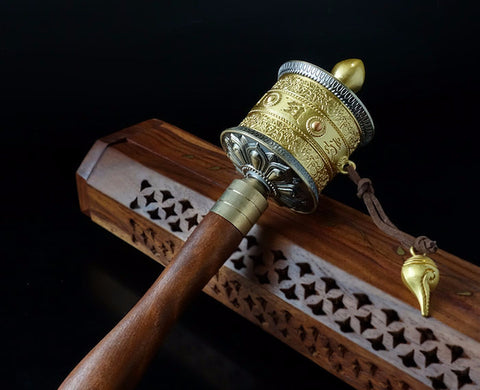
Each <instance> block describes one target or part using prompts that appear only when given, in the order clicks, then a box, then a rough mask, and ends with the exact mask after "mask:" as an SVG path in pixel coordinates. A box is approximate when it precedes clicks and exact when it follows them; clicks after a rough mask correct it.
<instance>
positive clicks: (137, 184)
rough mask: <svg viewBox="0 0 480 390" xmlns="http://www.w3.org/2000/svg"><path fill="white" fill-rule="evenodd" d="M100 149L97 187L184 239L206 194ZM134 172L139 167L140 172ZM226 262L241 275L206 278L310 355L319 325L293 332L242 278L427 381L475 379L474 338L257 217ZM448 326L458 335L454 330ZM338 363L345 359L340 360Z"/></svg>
mask: <svg viewBox="0 0 480 390" xmlns="http://www.w3.org/2000/svg"><path fill="white" fill-rule="evenodd" d="M106 153H109V154H111V156H109V157H110V158H109V160H110V162H109V170H110V171H111V174H110V176H109V178H110V179H111V180H109V181H108V183H105V181H104V180H101V178H98V179H97V178H96V176H95V172H94V173H93V174H92V176H91V178H90V179H89V181H90V180H91V181H92V183H93V184H94V186H95V188H98V189H100V190H101V191H102V192H104V193H105V194H106V195H108V196H110V197H112V198H114V199H116V200H117V201H119V202H120V203H122V204H124V205H125V206H127V207H130V208H131V209H132V210H134V211H135V212H137V213H138V214H139V215H141V216H142V217H144V218H148V219H149V220H151V221H153V222H154V223H155V224H157V225H158V226H159V227H161V228H162V229H165V230H167V231H170V232H171V233H172V234H174V235H175V236H177V237H178V238H180V239H181V240H186V239H187V237H188V235H189V234H190V233H191V231H192V230H193V227H194V226H195V225H196V224H197V223H198V222H200V220H201V218H202V216H203V215H205V214H206V213H207V212H208V210H209V209H210V207H211V206H212V205H213V201H212V200H211V199H208V198H206V197H204V196H203V195H201V194H198V193H196V192H194V191H192V190H190V189H189V188H187V187H184V186H182V185H180V184H178V183H176V182H173V181H172V180H170V179H168V178H166V177H163V176H161V175H159V174H158V173H155V172H153V171H150V170H148V169H146V168H145V167H142V166H140V164H138V163H137V162H135V161H133V160H127V159H126V158H125V157H124V156H122V157H121V158H120V154H119V152H116V151H115V150H112V149H109V150H107V152H106ZM116 154H118V155H119V156H118V163H117V164H112V158H115V155H116ZM100 164H101V162H100ZM138 172H143V176H142V177H141V178H139V177H138ZM117 178H118V179H117ZM131 225H132V232H131V234H132V241H133V240H139V239H140V240H145V244H146V245H148V243H149V242H150V241H149V240H151V241H152V242H153V237H151V234H152V232H144V231H140V230H138V226H136V224H135V223H132V224H131ZM260 237H261V239H260ZM159 245H160V247H155V246H154V247H153V249H151V248H150V250H151V252H152V254H153V255H154V256H161V254H162V252H163V255H166V254H167V253H168V252H169V251H170V252H171V253H173V252H174V250H175V248H172V246H171V244H169V243H168V242H164V243H161V244H159ZM162 245H163V248H162ZM147 247H148V246H147ZM225 267H227V268H229V269H230V270H232V271H233V272H235V273H236V274H237V275H238V277H239V278H238V279H236V280H221V279H220V278H219V277H218V276H217V277H214V278H213V279H212V280H211V281H210V282H209V284H208V288H209V289H210V291H209V293H211V295H215V294H218V295H222V294H223V295H225V296H226V297H227V298H228V302H229V305H231V307H232V308H235V309H239V308H244V311H245V312H246V315H245V316H246V317H247V318H251V319H253V320H254V321H256V322H257V323H259V324H260V325H262V326H263V327H265V328H266V329H268V331H269V332H270V333H272V334H274V335H276V336H277V337H279V338H280V339H282V338H283V339H285V340H286V341H287V340H288V338H291V337H296V338H299V340H300V341H301V342H302V343H303V344H304V348H305V351H306V352H308V354H310V355H311V356H312V358H313V360H315V357H316V356H318V354H327V356H328V354H329V353H330V352H329V348H331V344H332V342H331V341H330V342H329V344H328V346H326V342H325V340H324V338H322V335H321V334H319V332H318V329H316V328H315V327H309V328H305V327H303V325H302V324H301V323H296V324H295V327H296V329H297V331H296V332H295V334H291V333H292V332H289V331H288V329H287V327H286V324H292V323H295V321H296V319H295V318H293V317H292V315H291V314H290V313H289V311H287V310H285V311H282V312H275V311H274V310H272V307H271V305H270V304H269V302H268V301H266V300H265V299H264V298H262V297H257V296H251V295H250V292H249V291H250V290H249V289H248V288H245V287H244V286H243V285H242V283H241V282H240V280H244V281H245V280H246V281H250V282H251V283H255V284H261V285H262V286H263V288H264V289H265V290H266V291H268V292H269V293H270V294H273V295H275V296H276V297H278V298H280V299H282V300H283V301H285V302H286V303H288V305H290V306H291V307H292V308H296V309H299V310H301V311H302V312H303V313H305V314H306V315H308V316H310V317H311V318H313V319H314V320H315V321H318V322H319V323H322V324H323V325H325V326H327V327H329V328H330V329H332V330H334V331H335V332H338V333H340V334H342V335H343V336H345V337H347V338H348V339H350V340H352V341H353V342H355V343H356V344H358V345H360V346H362V347H363V348H364V349H366V350H368V351H370V352H371V353H373V354H375V355H378V356H379V357H381V359H383V360H386V361H388V362H390V363H391V364H392V365H394V366H396V367H398V368H399V369H401V370H403V371H405V372H406V373H408V375H410V376H412V377H414V378H416V379H418V380H419V381H421V382H423V383H425V384H426V385H428V386H431V387H433V388H434V389H464V390H469V389H479V388H480V345H479V343H478V342H476V341H474V340H472V339H469V338H467V337H465V336H464V335H462V334H460V333H458V332H456V331H452V330H451V329H449V328H448V327H447V326H446V325H444V324H442V323H439V322H438V321H436V320H435V319H425V318H423V317H421V316H420V315H419V314H418V311H417V310H415V309H413V308H411V307H410V306H408V305H406V304H404V303H403V302H401V301H399V300H397V299H395V298H393V297H390V296H387V298H388V301H389V305H388V307H386V306H385V298H386V294H385V293H384V292H382V291H380V290H378V289H376V288H374V287H372V286H371V285H369V284H367V283H365V282H363V281H361V280H359V279H355V278H352V276H351V275H349V274H347V273H346V272H344V271H343V270H341V269H339V268H337V267H335V266H334V265H332V264H330V263H329V262H327V261H325V260H324V259H322V258H319V257H317V256H314V255H312V254H311V253H309V252H307V251H305V250H303V249H302V248H300V247H298V246H296V245H294V244H292V243H291V242H290V241H288V240H286V239H285V238H283V237H281V236H279V235H277V234H275V235H272V234H270V233H269V232H267V231H266V230H262V228H261V227H260V226H258V225H257V226H255V227H254V228H253V229H252V230H251V231H250V233H249V234H248V236H247V237H245V238H244V240H243V241H242V243H241V245H240V247H239V248H238V250H237V251H236V252H234V253H233V254H232V256H231V257H230V258H229V260H228V261H227V262H226V264H225ZM245 283H246V282H245ZM380 297H381V298H382V299H380ZM292 310H293V309H292ZM242 314H243V311H242ZM297 322H298V321H297ZM290 328H291V327H290ZM432 328H435V329H432ZM447 332H448V334H449V341H448V342H447V341H446V333H447ZM452 334H454V335H455V334H456V335H457V336H454V337H453V338H452ZM337 347H338V346H337ZM338 348H340V347H338ZM338 348H337V349H338ZM331 353H332V354H333V352H331ZM336 353H338V351H337V352H336ZM344 353H345V352H344ZM355 362H356V363H355ZM351 366H352V369H353V370H354V371H356V373H357V376H358V374H359V372H360V370H361V367H363V365H362V364H360V363H359V362H358V360H355V361H353V362H351ZM355 367H356V368H355ZM338 369H339V370H341V369H343V368H342V367H341V366H340V367H339V368H338ZM397 385H398V386H397ZM397 385H394V383H390V381H388V383H385V386H386V388H392V389H393V388H408V385H407V384H406V383H405V382H403V384H402V383H400V384H397ZM394 386H395V387H394Z"/></svg>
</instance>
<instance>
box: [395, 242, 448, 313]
mask: <svg viewBox="0 0 480 390" xmlns="http://www.w3.org/2000/svg"><path fill="white" fill-rule="evenodd" d="M410 253H411V254H412V256H411V257H409V258H408V259H407V260H405V262H404V263H403V266H402V281H403V283H404V284H405V286H407V287H408V289H409V290H410V291H411V292H412V293H413V294H414V295H415V296H416V297H417V299H418V302H419V304H420V311H421V312H422V316H424V317H428V315H429V309H430V294H431V292H432V291H433V290H435V288H436V287H437V285H438V281H439V279H440V273H439V271H438V267H437V265H436V264H435V262H434V261H433V260H432V259H431V258H430V257H428V256H426V255H425V254H416V253H415V252H414V250H413V248H410Z"/></svg>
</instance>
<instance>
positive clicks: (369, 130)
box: [278, 60, 375, 145]
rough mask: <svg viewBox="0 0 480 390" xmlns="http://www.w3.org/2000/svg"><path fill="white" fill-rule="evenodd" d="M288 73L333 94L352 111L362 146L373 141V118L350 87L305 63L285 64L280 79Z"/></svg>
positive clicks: (289, 62) (291, 62)
mask: <svg viewBox="0 0 480 390" xmlns="http://www.w3.org/2000/svg"><path fill="white" fill-rule="evenodd" d="M288 73H295V74H299V75H301V76H305V77H308V78H310V79H312V80H314V81H316V82H317V83H319V84H321V85H323V86H324V87H325V88H327V89H328V90H329V91H330V92H332V93H333V94H334V95H335V96H336V97H337V98H338V99H340V101H341V102H342V103H343V104H344V105H345V106H346V107H347V108H348V109H349V110H350V112H351V113H352V114H353V116H354V117H355V119H356V120H357V122H358V124H359V125H360V129H361V132H362V135H361V140H360V144H361V145H365V144H367V143H369V142H370V141H371V139H372V138H373V135H374V133H375V127H374V125H373V120H372V117H371V116H370V114H369V113H368V111H367V109H366V108H365V106H364V105H363V103H362V102H361V100H360V99H359V98H358V96H357V95H355V93H353V92H352V91H351V90H350V89H349V88H348V87H346V86H345V85H343V84H342V83H341V82H340V81H338V80H337V79H336V78H335V77H333V76H332V75H331V74H330V73H329V72H327V71H326V70H324V69H322V68H320V67H318V66H316V65H313V64H310V63H309V62H305V61H297V60H293V61H288V62H285V63H284V64H283V65H282V66H281V67H280V69H279V70H278V78H280V77H282V76H283V75H285V74H288Z"/></svg>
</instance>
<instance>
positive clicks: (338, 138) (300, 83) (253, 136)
mask: <svg viewBox="0 0 480 390" xmlns="http://www.w3.org/2000/svg"><path fill="white" fill-rule="evenodd" d="M332 72H333V74H331V73H329V72H327V71H325V70H324V69H322V68H319V67H317V66H315V65H312V64H310V63H308V62H304V61H289V62H286V63H285V64H283V65H282V66H281V67H280V69H279V71H278V81H277V82H276V83H275V84H274V85H273V87H272V88H271V89H270V90H269V91H268V92H267V93H266V94H265V95H263V97H262V98H261V99H260V100H259V101H258V102H257V104H256V105H255V106H254V107H253V108H252V109H251V110H250V112H249V113H248V114H247V116H246V117H245V119H243V121H242V122H241V123H240V125H239V126H237V127H233V128H230V129H227V130H225V131H224V132H223V133H222V135H221V143H222V146H223V148H224V149H225V151H226V153H227V155H228V157H229V158H230V159H231V160H232V162H233V163H234V165H235V166H236V167H237V169H238V170H239V171H240V172H241V173H243V174H244V175H245V176H246V177H254V178H256V179H257V180H259V181H261V182H262V183H263V184H264V185H265V186H266V187H267V188H268V189H269V192H270V195H271V196H272V197H273V198H274V199H275V200H276V201H277V202H278V203H280V204H281V205H284V206H287V207H289V208H290V209H292V210H294V211H297V212H302V213H310V212H313V211H314V210H315V209H316V206H317V203H318V197H319V193H320V192H321V190H322V189H323V188H324V187H325V185H326V184H327V183H328V182H329V181H330V180H331V179H332V178H333V177H334V176H335V175H336V174H337V173H338V172H339V170H341V169H342V168H343V166H344V165H345V163H346V162H347V161H348V157H349V156H350V154H351V153H352V152H353V151H354V150H355V149H356V148H357V146H358V145H363V144H366V143H368V142H369V141H370V140H371V138H372V137H373V133H374V126H373V122H372V119H371V117H370V115H369V113H368V111H367V110H366V108H365V107H364V105H363V104H362V102H361V101H360V99H359V98H358V97H357V96H356V95H355V93H354V92H353V91H352V89H354V90H356V91H357V90H359V89H360V87H361V85H362V84H363V80H364V74H365V70H364V67H363V63H362V61H360V60H357V59H352V60H345V61H342V62H340V63H338V64H337V65H336V66H335V67H334V69H333V70H332ZM342 81H343V82H342ZM349 87H351V88H352V89H351V88H349Z"/></svg>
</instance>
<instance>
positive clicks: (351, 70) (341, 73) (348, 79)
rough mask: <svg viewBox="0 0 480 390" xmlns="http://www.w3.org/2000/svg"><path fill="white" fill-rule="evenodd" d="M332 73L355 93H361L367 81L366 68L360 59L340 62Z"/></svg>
mask: <svg viewBox="0 0 480 390" xmlns="http://www.w3.org/2000/svg"><path fill="white" fill-rule="evenodd" d="M331 73H332V75H333V76H334V77H335V78H336V79H337V80H339V81H340V82H342V83H343V84H344V85H346V86H347V87H348V88H350V89H351V90H352V91H353V92H358V91H360V89H361V88H362V85H363V83H364V81H365V66H364V65H363V62H362V60H359V59H358V58H350V59H348V60H343V61H340V62H339V63H337V64H336V65H335V66H334V67H333V69H332V71H331Z"/></svg>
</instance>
